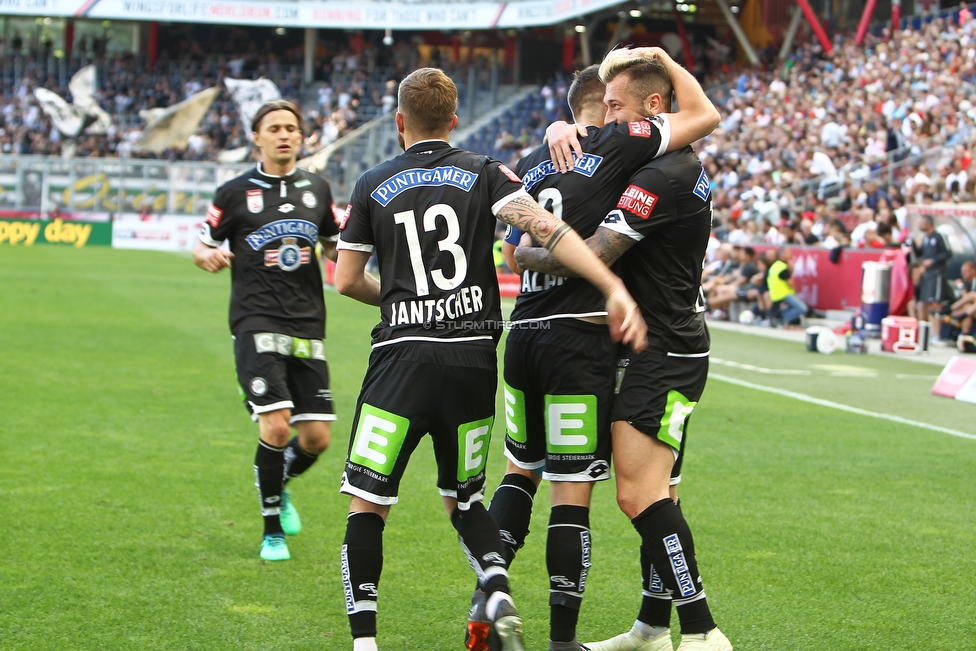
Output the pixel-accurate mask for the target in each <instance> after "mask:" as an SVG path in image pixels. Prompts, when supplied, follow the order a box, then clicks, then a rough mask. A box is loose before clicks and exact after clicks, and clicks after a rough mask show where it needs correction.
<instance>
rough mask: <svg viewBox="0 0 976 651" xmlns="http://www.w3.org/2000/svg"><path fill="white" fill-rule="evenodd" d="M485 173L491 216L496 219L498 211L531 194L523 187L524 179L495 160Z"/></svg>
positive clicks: (490, 162)
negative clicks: (514, 200) (511, 202)
mask: <svg viewBox="0 0 976 651" xmlns="http://www.w3.org/2000/svg"><path fill="white" fill-rule="evenodd" d="M484 173H485V181H487V189H488V196H489V200H490V201H491V214H493V215H495V216H496V217H497V216H498V211H499V210H501V209H502V208H504V207H505V206H506V205H507V204H508V203H509V202H510V201H512V200H513V199H516V198H518V197H528V196H529V193H528V192H526V191H525V189H524V188H523V187H522V179H520V178H519V177H518V175H517V174H516V173H515V172H513V171H512V170H510V169H508V167H507V166H505V165H503V164H502V163H499V162H498V161H494V160H493V161H489V162H488V164H487V165H486V166H485V172H484Z"/></svg>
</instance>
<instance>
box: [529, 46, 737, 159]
mask: <svg viewBox="0 0 976 651" xmlns="http://www.w3.org/2000/svg"><path fill="white" fill-rule="evenodd" d="M648 61H656V62H658V64H659V65H661V66H664V68H665V69H666V70H667V74H668V77H669V78H670V84H671V88H665V89H662V88H659V87H656V86H655V85H653V84H651V85H649V84H647V83H646V80H647V78H648V75H647V74H646V71H643V70H640V69H639V67H640V66H641V64H642V63H646V62H648ZM600 79H601V80H603V82H604V83H605V84H607V93H606V97H605V103H606V104H607V107H608V112H607V118H606V119H607V123H610V122H630V121H633V120H637V119H640V118H641V117H645V118H646V117H649V116H651V115H659V114H662V113H664V114H666V118H662V119H666V123H665V125H666V130H664V131H665V132H664V133H662V138H663V139H664V140H665V142H666V145H665V147H664V150H663V151H662V152H661V153H664V152H670V151H676V150H678V149H681V148H682V147H685V146H687V145H690V144H691V143H693V142H695V141H696V140H700V139H701V138H704V137H705V136H707V135H708V134H710V133H711V132H712V131H713V130H714V129H715V127H717V126H718V124H719V122H720V121H721V117H722V116H721V115H720V114H719V112H718V110H717V109H716V108H715V106H714V105H713V104H712V102H711V100H709V99H708V96H707V95H705V91H704V90H703V89H702V87H701V85H700V84H699V83H698V81H697V80H696V79H695V77H694V76H693V75H692V74H691V73H690V72H688V71H687V70H685V69H684V68H683V67H682V66H681V65H680V64H678V63H676V62H675V61H674V60H673V59H672V58H671V57H670V56H668V54H667V52H665V51H664V50H662V49H661V48H637V49H634V50H615V51H613V52H611V53H610V54H608V55H607V57H606V58H605V59H604V60H603V63H601V64H600ZM611 84H612V85H611ZM671 90H673V91H674V96H675V99H676V100H677V102H678V107H679V109H680V110H679V111H678V112H676V113H671V112H670V111H671ZM659 128H660V127H659ZM662 130H663V129H662ZM583 135H585V134H583ZM579 137H580V130H579V128H578V127H577V125H571V124H567V123H566V122H554V123H553V124H551V125H549V127H548V128H547V129H546V141H547V142H548V143H549V154H550V158H551V159H552V161H553V163H554V164H555V166H556V169H557V170H558V171H560V172H564V173H565V172H568V171H570V170H572V169H573V167H574V161H573V153H574V152H575V154H576V155H577V156H582V148H581V146H580V144H579Z"/></svg>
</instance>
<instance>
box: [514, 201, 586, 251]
mask: <svg viewBox="0 0 976 651" xmlns="http://www.w3.org/2000/svg"><path fill="white" fill-rule="evenodd" d="M498 219H500V220H502V221H503V222H505V223H506V224H511V225H512V226H514V227H515V228H517V229H519V230H521V231H523V232H525V233H528V234H529V235H531V236H532V238H533V239H534V240H535V241H536V242H538V243H539V244H540V245H542V246H544V247H545V248H546V249H547V250H549V251H551V250H553V249H554V248H556V246H557V245H558V244H559V242H560V241H562V239H563V238H564V237H565V236H566V233H567V232H569V231H572V230H573V229H572V228H570V227H569V226H567V225H566V224H564V223H563V222H561V221H559V220H557V219H556V218H555V217H553V216H552V214H551V213H550V212H548V211H547V210H545V209H544V208H542V206H540V205H539V204H538V203H536V202H535V200H534V199H532V198H531V197H529V196H528V195H525V196H521V197H516V198H515V199H512V200H511V201H509V202H508V203H507V204H505V206H503V207H502V208H501V209H500V210H499V211H498Z"/></svg>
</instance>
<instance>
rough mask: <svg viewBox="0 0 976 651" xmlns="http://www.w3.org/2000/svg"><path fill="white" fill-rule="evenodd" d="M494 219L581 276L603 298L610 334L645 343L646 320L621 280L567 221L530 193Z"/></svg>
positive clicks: (638, 346)
mask: <svg viewBox="0 0 976 651" xmlns="http://www.w3.org/2000/svg"><path fill="white" fill-rule="evenodd" d="M496 216H497V217H498V219H500V220H502V221H503V222H505V223H506V224H511V225H512V226H515V227H516V228H518V229H521V230H522V231H524V232H526V233H528V234H529V235H531V236H532V237H533V239H535V241H537V242H539V244H540V245H541V246H542V247H544V248H545V249H546V250H547V251H549V252H551V253H552V254H553V255H554V256H555V257H556V258H558V259H559V260H560V261H561V262H562V263H563V264H565V265H566V267H567V269H569V270H570V271H572V272H573V274H574V275H578V276H580V277H582V278H585V279H586V280H587V281H589V282H590V284H592V285H593V286H594V287H596V288H597V289H599V290H600V292H602V293H603V295H604V296H605V297H606V299H607V323H608V325H609V326H610V336H611V337H613V339H614V340H615V341H619V340H623V342H624V343H627V344H629V345H631V346H632V347H634V348H635V349H636V350H642V349H643V348H645V347H646V346H647V324H646V323H645V322H644V318H643V317H642V316H641V313H640V310H639V309H638V307H637V303H636V302H635V301H634V299H633V298H632V297H631V296H630V293H629V292H628V291H627V289H626V288H625V287H624V284H623V281H621V280H620V278H618V277H617V276H615V275H614V274H613V272H611V271H610V269H609V268H608V267H607V266H606V265H605V264H603V263H602V262H600V260H599V258H597V257H596V256H595V255H594V254H593V252H592V251H590V249H589V248H588V247H587V246H586V244H585V243H584V242H583V240H582V238H580V236H579V235H577V234H576V231H574V230H573V229H572V228H571V227H570V226H569V225H568V224H566V223H564V222H561V221H559V220H557V219H556V218H555V217H553V216H552V215H551V214H549V213H548V212H547V211H546V210H544V209H543V208H542V206H540V205H539V204H538V203H536V202H535V201H534V200H532V199H531V198H530V197H528V196H525V195H522V196H518V197H516V198H515V199H512V200H511V201H509V202H508V203H506V204H505V205H504V206H503V207H501V208H500V209H499V210H498V213H497V215H496Z"/></svg>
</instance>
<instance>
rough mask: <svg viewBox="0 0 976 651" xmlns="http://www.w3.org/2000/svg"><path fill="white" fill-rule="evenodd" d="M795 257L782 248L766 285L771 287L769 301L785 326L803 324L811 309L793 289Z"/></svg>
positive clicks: (770, 270)
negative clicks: (792, 279)
mask: <svg viewBox="0 0 976 651" xmlns="http://www.w3.org/2000/svg"><path fill="white" fill-rule="evenodd" d="M792 277H793V256H792V254H791V253H790V250H789V248H788V247H785V246H781V247H780V248H779V250H778V251H777V252H776V261H775V262H773V263H772V264H771V265H770V266H769V273H768V274H767V275H766V284H767V285H768V286H769V300H770V301H771V303H772V307H773V309H774V310H776V309H778V311H779V317H780V318H781V319H782V320H783V325H792V324H794V323H799V324H800V325H802V324H803V318H804V317H805V316H806V314H807V311H808V310H809V308H808V307H807V304H806V303H804V302H803V301H802V300H801V299H800V297H799V296H797V295H796V290H795V289H794V288H793V283H792V281H791V280H790V279H791V278H792Z"/></svg>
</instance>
